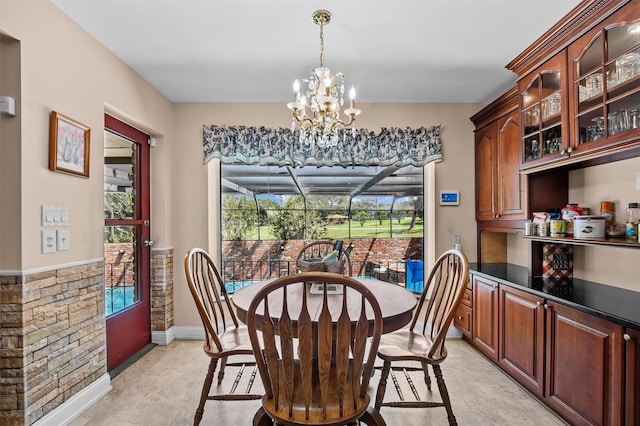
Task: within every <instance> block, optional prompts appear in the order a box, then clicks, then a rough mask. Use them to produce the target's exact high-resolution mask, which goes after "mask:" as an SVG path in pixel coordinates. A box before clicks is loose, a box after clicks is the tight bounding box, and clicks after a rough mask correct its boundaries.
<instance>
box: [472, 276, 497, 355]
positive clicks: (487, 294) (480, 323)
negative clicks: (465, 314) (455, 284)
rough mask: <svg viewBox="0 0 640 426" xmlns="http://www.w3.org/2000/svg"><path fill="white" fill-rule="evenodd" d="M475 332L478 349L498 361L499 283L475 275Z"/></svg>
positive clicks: (474, 342)
mask: <svg viewBox="0 0 640 426" xmlns="http://www.w3.org/2000/svg"><path fill="white" fill-rule="evenodd" d="M472 281H473V332H472V342H473V344H474V345H475V347H476V348H478V349H479V350H480V351H481V352H483V353H484V354H485V355H486V356H487V357H489V358H491V359H492V360H493V361H497V360H498V283H497V282H495V281H492V280H488V279H486V278H484V277H479V276H477V275H473V280H472Z"/></svg>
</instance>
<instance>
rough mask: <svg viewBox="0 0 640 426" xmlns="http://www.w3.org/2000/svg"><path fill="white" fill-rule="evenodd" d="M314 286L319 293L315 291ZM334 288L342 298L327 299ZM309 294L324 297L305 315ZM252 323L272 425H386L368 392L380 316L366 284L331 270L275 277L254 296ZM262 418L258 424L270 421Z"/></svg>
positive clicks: (264, 405) (264, 400) (249, 319)
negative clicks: (312, 291) (339, 288)
mask: <svg viewBox="0 0 640 426" xmlns="http://www.w3.org/2000/svg"><path fill="white" fill-rule="evenodd" d="M311 283H314V285H316V286H317V285H319V284H321V286H322V290H321V294H310V291H309V287H310V285H311ZM336 285H339V286H342V294H329V291H331V290H330V288H331V287H334V286H336ZM312 297H317V298H322V304H321V307H320V309H319V310H318V311H317V312H309V311H308V305H307V300H308V299H309V298H312ZM294 300H297V302H294ZM290 306H291V307H292V308H290ZM293 306H297V307H298V308H293ZM247 326H248V328H249V337H250V339H251V345H252V346H253V350H254V354H255V357H256V360H257V364H258V371H259V372H260V377H261V378H262V382H263V384H264V388H265V395H264V396H263V398H262V409H261V411H262V412H264V413H266V416H268V418H270V419H271V420H273V422H274V424H275V425H351V424H357V423H359V422H363V423H365V424H368V425H384V424H385V422H384V420H383V419H382V417H381V416H380V414H379V413H378V412H377V411H376V410H375V409H374V408H373V407H371V406H370V405H369V402H370V396H369V394H368V392H367V387H368V386H369V380H370V378H371V375H372V373H373V364H374V362H375V358H376V349H377V347H378V343H379V341H380V335H381V333H382V313H381V310H380V305H379V304H378V301H377V300H376V298H375V296H374V295H373V293H372V292H371V291H370V290H369V289H368V288H367V287H366V286H364V285H363V284H361V283H360V282H358V281H356V280H354V279H352V278H350V277H346V276H343V275H340V274H334V273H329V272H304V273H300V274H294V275H289V276H287V277H282V278H278V279H276V280H275V281H273V282H271V283H269V284H267V285H265V286H264V288H262V289H261V290H260V291H259V292H258V293H257V294H256V295H255V297H254V299H253V301H252V302H251V304H250V305H249V309H248V311H247ZM259 331H260V332H261V333H262V334H261V336H262V340H261V339H260V338H259V334H258V333H259ZM369 335H371V336H372V337H371V339H370V344H367V341H368V340H369V339H368V336H369ZM257 417H258V418H254V426H257V425H261V424H265V422H264V416H263V417H262V418H260V416H257Z"/></svg>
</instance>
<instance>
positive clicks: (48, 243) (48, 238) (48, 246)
mask: <svg viewBox="0 0 640 426" xmlns="http://www.w3.org/2000/svg"><path fill="white" fill-rule="evenodd" d="M55 251H56V231H42V253H43V254H44V253H55Z"/></svg>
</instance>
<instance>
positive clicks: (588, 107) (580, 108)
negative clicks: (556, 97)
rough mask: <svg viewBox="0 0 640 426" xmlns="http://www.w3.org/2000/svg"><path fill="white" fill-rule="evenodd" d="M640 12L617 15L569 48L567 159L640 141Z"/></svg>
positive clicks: (620, 11) (636, 9) (629, 10)
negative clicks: (569, 154) (568, 137)
mask: <svg viewBox="0 0 640 426" xmlns="http://www.w3.org/2000/svg"><path fill="white" fill-rule="evenodd" d="M639 7H640V6H638V5H636V8H635V9H634V8H629V7H626V8H623V9H621V10H619V11H618V12H616V13H615V14H613V15H611V16H610V17H609V18H607V19H606V20H605V21H604V22H603V23H602V24H600V25H598V27H597V28H594V29H592V30H591V31H589V32H587V33H586V34H585V35H584V36H582V37H580V38H579V39H578V40H577V41H576V42H574V43H572V44H571V45H570V46H569V48H568V55H569V58H570V66H569V81H570V91H569V95H570V102H569V107H570V116H571V118H572V119H571V127H570V131H571V134H572V138H571V142H572V144H571V145H572V148H573V152H571V156H574V157H575V156H579V155H583V154H588V153H591V152H594V151H600V150H603V149H608V148H611V147H616V146H622V145H627V144H630V143H633V142H634V141H637V140H638V138H639V137H640V8H639Z"/></svg>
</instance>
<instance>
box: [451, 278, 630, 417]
mask: <svg viewBox="0 0 640 426" xmlns="http://www.w3.org/2000/svg"><path fill="white" fill-rule="evenodd" d="M471 301H472V303H471V306H465V307H464V309H470V310H471V322H472V327H471V329H472V331H471V338H469V336H468V334H466V333H465V337H466V338H468V339H469V340H470V341H471V343H472V344H473V345H474V346H475V347H476V348H477V349H478V350H480V351H481V352H482V353H483V354H485V355H486V356H487V357H488V358H490V359H491V360H493V361H494V362H496V363H497V364H498V365H499V366H500V367H501V368H502V369H503V370H504V371H505V372H507V373H508V374H509V375H510V376H511V377H513V378H514V379H515V380H516V381H518V382H519V383H520V384H522V385H523V386H524V387H525V388H527V389H528V390H529V391H530V392H531V393H533V394H534V395H536V396H537V397H539V398H540V399H541V400H543V401H544V402H545V403H546V404H547V405H548V406H549V407H551V408H552V409H553V410H554V411H555V412H556V413H558V414H559V415H560V416H562V417H563V418H564V419H566V420H567V421H568V422H569V423H570V424H580V425H622V424H625V425H628V426H631V425H633V426H638V425H640V333H639V332H636V331H633V330H627V333H624V329H623V327H622V326H620V325H618V324H614V323H612V322H609V321H606V320H603V319H601V318H598V317H596V316H593V315H589V314H587V313H584V312H582V311H578V310H576V309H572V308H569V307H567V306H565V305H561V304H557V303H553V302H550V301H548V300H547V299H544V298H542V297H540V296H537V295H534V294H531V293H528V292H526V291H523V290H519V289H516V288H514V287H510V286H508V285H505V284H502V283H500V284H498V282H496V281H493V280H490V279H487V278H485V277H482V276H476V275H472V297H471ZM461 306H463V305H461ZM458 312H459V313H460V312H461V311H460V310H459V311H458ZM463 312H466V311H463ZM458 323H459V324H465V322H464V320H463V319H459V320H458ZM457 326H458V327H459V325H457ZM459 328H460V327H459ZM463 333H464V330H463ZM625 362H626V363H625Z"/></svg>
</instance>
